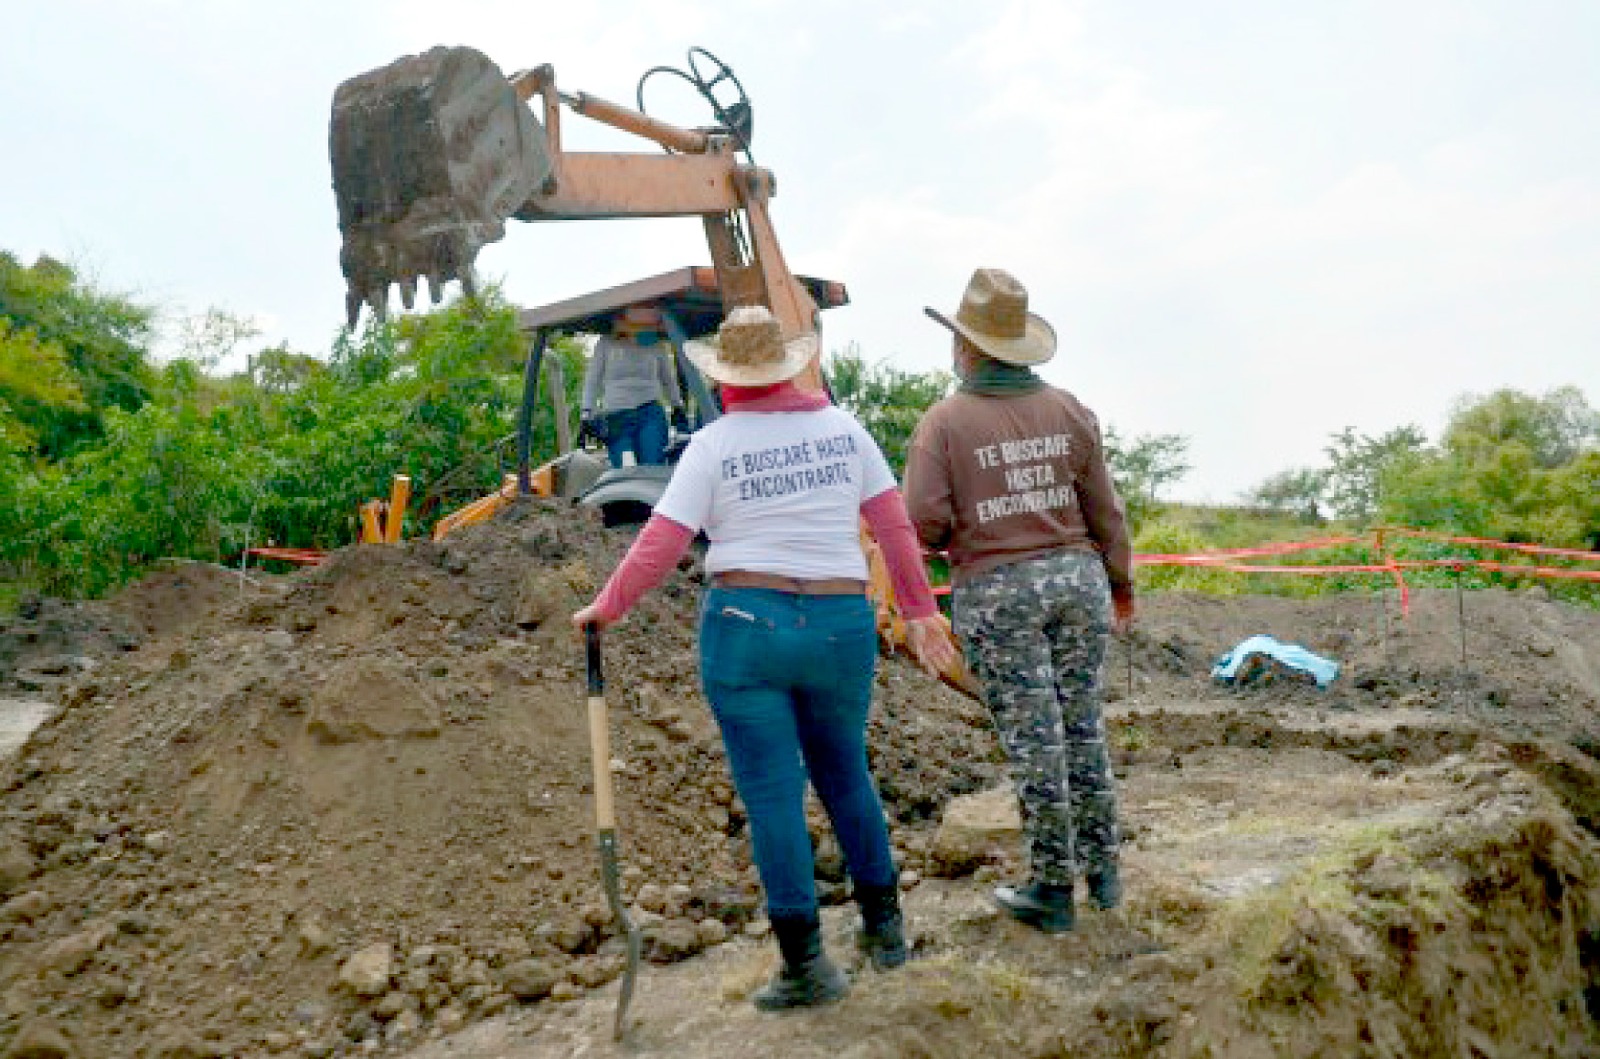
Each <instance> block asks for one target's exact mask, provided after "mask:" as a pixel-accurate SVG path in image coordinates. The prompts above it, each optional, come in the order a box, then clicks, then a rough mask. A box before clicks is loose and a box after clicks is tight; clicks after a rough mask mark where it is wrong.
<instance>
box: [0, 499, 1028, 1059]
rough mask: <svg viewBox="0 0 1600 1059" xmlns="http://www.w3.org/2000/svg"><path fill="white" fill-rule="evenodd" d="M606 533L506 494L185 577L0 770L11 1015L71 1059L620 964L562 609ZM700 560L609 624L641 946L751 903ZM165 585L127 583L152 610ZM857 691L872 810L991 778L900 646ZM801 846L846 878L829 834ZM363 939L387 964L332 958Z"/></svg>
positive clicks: (368, 1030)
mask: <svg viewBox="0 0 1600 1059" xmlns="http://www.w3.org/2000/svg"><path fill="white" fill-rule="evenodd" d="M628 540H629V538H628V536H627V535H626V534H625V533H623V532H622V531H613V530H607V529H605V528H604V527H602V526H601V525H600V524H599V523H598V521H592V520H590V519H588V518H587V517H586V516H585V515H584V514H583V513H582V512H581V511H574V510H573V509H570V508H567V507H565V506H559V507H558V506H555V505H546V504H542V503H528V504H524V505H519V506H518V507H516V508H515V509H513V510H512V511H511V512H509V513H508V514H507V515H506V517H504V518H503V519H501V520H500V521H498V522H496V523H494V524H493V525H490V526H482V527H474V528H472V529H470V530H467V531H464V532H462V533H461V534H459V535H457V536H455V537H452V539H451V540H450V541H448V542H446V543H444V544H433V543H427V542H419V543H412V544H406V545H402V546H395V547H364V548H352V549H347V550H345V551H342V552H340V553H337V554H336V555H334V556H333V557H332V558H331V560H330V561H329V562H328V563H327V564H325V565H324V566H322V567H319V568H317V569H315V570H312V571H308V572H306V573H304V574H302V575H299V576H298V577H296V578H295V579H293V580H292V581H291V582H290V583H289V585H288V587H287V590H286V591H283V592H281V593H280V592H276V591H268V592H263V591H260V590H256V591H252V592H251V594H250V595H247V596H246V597H245V598H244V599H243V600H236V599H234V597H235V596H236V594H237V593H238V591H239V587H238V584H237V582H236V581H235V582H231V583H230V582H224V583H221V584H220V585H219V586H218V588H219V591H218V593H216V594H215V595H214V596H209V597H205V598H206V599H207V600H209V601H214V602H204V603H197V604H195V605H196V606H211V605H214V606H215V608H216V615H215V617H214V619H213V620H210V621H207V622H203V623H202V624H200V625H196V626H193V627H192V628H191V629H189V630H184V629H181V628H180V629H178V630H177V631H176V632H172V633H168V634H166V635H164V636H162V635H153V637H152V639H151V640H150V642H149V643H148V645H147V647H146V648H145V649H144V650H142V651H140V652H138V653H137V654H135V655H132V656H130V657H129V658H128V659H127V660H126V661H125V662H123V663H122V664H120V665H118V666H115V667H111V668H108V669H105V670H101V671H99V672H96V673H94V674H91V675H89V676H88V677H83V678H80V679H79V680H78V682H77V683H75V684H74V685H73V686H72V687H70V688H68V689H67V690H66V691H65V692H64V694H63V699H64V705H65V706H66V709H65V710H64V712H63V713H62V714H61V715H60V716H58V717H57V718H56V719H55V720H54V721H52V722H51V723H49V724H48V725H46V727H45V728H44V729H42V730H41V731H40V732H38V733H37V734H36V735H35V736H34V738H33V739H32V741H31V742H30V743H29V745H28V746H27V748H26V749H25V750H24V751H23V753H22V755H21V756H20V757H19V758H18V759H16V760H15V761H14V762H12V763H11V765H10V766H9V775H4V776H3V780H4V783H5V786H6V787H7V788H9V791H8V793H7V794H6V795H5V798H4V801H3V807H4V816H3V818H0V829H3V831H4V834H5V836H8V837H7V838H6V839H5V841H9V842H10V843H11V844H12V846H13V847H15V848H19V849H23V850H25V852H26V855H27V857H28V858H30V862H31V863H32V864H33V865H34V866H35V867H34V869H32V870H30V871H29V872H27V873H25V874H26V875H28V876H31V878H27V879H25V880H24V879H19V880H14V881H13V884H12V885H11V886H10V887H9V892H8V893H6V894H0V900H4V899H5V898H6V897H10V898H11V900H12V903H10V904H6V905H5V906H4V907H5V909H6V910H5V911H3V912H0V930H3V931H5V932H6V933H5V942H4V946H3V948H0V996H3V998H4V1004H5V1010H6V1013H7V1018H8V1023H7V1025H8V1026H10V1027H12V1028H15V1027H16V1026H17V1025H18V1024H19V1023H20V1020H21V1019H22V1018H23V1017H30V1018H36V1017H39V1016H44V1015H49V1014H50V1013H51V1012H60V1011H62V1010H67V1009H70V1010H71V1012H72V1017H71V1019H70V1020H69V1021H70V1024H71V1026H72V1030H73V1035H74V1037H75V1048H76V1052H75V1054H76V1055H78V1056H80V1057H82V1056H100V1055H106V1056H111V1055H116V1056H122V1055H137V1054H168V1053H171V1054H179V1052H177V1051H175V1049H179V1048H185V1047H186V1048H190V1049H191V1053H190V1054H208V1053H207V1051H206V1049H210V1050H211V1052H215V1053H217V1054H258V1053H265V1052H266V1051H267V1050H269V1049H274V1048H279V1047H287V1046H289V1045H293V1046H296V1047H299V1046H300V1044H301V1043H302V1042H310V1045H311V1046H312V1048H313V1050H315V1049H316V1048H321V1047H323V1046H324V1045H326V1046H328V1047H332V1045H333V1044H334V1043H336V1042H340V1041H349V1040H358V1039H361V1038H364V1037H367V1036H378V1037H379V1038H380V1039H383V1038H392V1039H394V1040H395V1041H396V1042H399V1041H402V1040H405V1039H411V1038H415V1037H416V1036H418V1035H419V1034H420V1033H421V1032H422V1031H423V1029H424V1027H428V1028H449V1027H451V1026H453V1025H458V1024H460V1023H461V1022H463V1021H465V1020H468V1019H471V1018H475V1017H478V1016H481V1015H484V1014H489V1013H493V1012H494V1011H497V1010H499V1009H500V1008H502V1007H504V1006H505V1005H507V1004H509V1003H513V1002H514V1001H515V1000H516V999H518V998H521V999H524V1000H534V999H537V998H539V997H540V996H543V995H545V994H547V993H550V992H552V991H554V992H555V993H556V994H557V995H558V996H559V995H561V994H562V992H563V991H570V990H572V989H574V988H575V984H574V983H580V984H584V985H598V984H600V983H603V982H604V981H606V980H608V979H609V978H610V977H611V976H613V975H615V974H616V973H617V971H618V969H619V967H620V963H619V960H618V958H617V956H616V955H615V952H614V948H615V945H614V943H613V944H612V945H607V944H606V941H607V938H606V935H605V933H604V932H603V931H602V930H600V929H597V927H599V926H600V925H603V924H604V923H605V922H606V918H607V917H606V916H605V915H604V913H603V911H602V909H601V907H600V903H602V902H603V896H602V894H601V891H600V888H599V886H598V885H597V880H596V878H595V874H596V873H595V856H594V852H593V845H592V838H591V834H592V821H591V817H590V812H591V810H590V803H589V797H588V794H589V789H590V785H591V783H590V780H591V771H590V763H589V750H588V741H587V729H586V719H585V713H584V702H585V687H584V683H583V671H582V658H581V654H580V651H579V645H578V643H577V641H576V638H575V637H573V636H572V635H571V632H570V628H569V627H568V626H567V624H566V619H567V616H568V615H569V614H570V612H571V604H572V602H573V601H575V600H577V599H579V598H582V597H583V596H585V595H586V594H587V593H589V592H592V591H593V589H594V587H595V583H596V582H597V580H599V578H600V577H601V576H603V575H604V574H605V573H606V572H608V571H609V570H610V569H611V567H612V566H613V565H614V563H615V562H616V560H617V558H618V557H619V556H620V553H621V551H622V550H623V549H624V548H625V546H626V544H627V543H628ZM702 580H703V575H702V573H701V571H700V568H699V565H698V562H697V561H694V560H689V561H686V562H685V563H684V567H683V569H682V570H681V571H680V572H679V573H678V574H677V575H675V576H674V578H673V579H672V580H671V581H670V582H669V584H668V585H666V586H665V587H664V588H663V590H661V591H660V592H657V593H655V594H654V595H653V596H652V597H651V598H650V599H649V600H647V601H646V603H645V604H644V605H643V606H641V608H640V609H639V611H637V612H636V613H635V614H634V615H633V616H632V617H631V618H630V619H629V621H628V622H627V623H626V624H625V625H624V626H622V627H620V628H619V629H618V630H616V631H615V632H614V633H613V634H611V635H610V636H609V637H608V639H607V644H606V654H607V663H608V686H609V688H610V689H612V690H611V693H610V694H609V696H608V699H609V703H610V705H611V708H612V718H613V752H614V754H615V760H614V761H613V762H612V763H611V767H612V769H613V772H614V774H615V781H616V786H617V795H618V811H619V816H620V818H621V820H622V821H623V825H622V839H623V844H624V859H625V862H626V864H627V867H628V877H627V880H626V889H627V891H628V892H629V894H630V896H632V897H633V898H635V899H636V900H637V901H638V902H639V904H640V905H641V907H642V910H643V911H644V912H645V913H646V914H645V915H644V917H643V918H644V919H645V920H646V922H647V924H648V928H649V929H648V932H647V935H648V940H649V952H650V955H651V956H652V958H654V959H658V960H673V959H678V958H682V957H684V956H687V955H690V954H692V953H694V952H697V951H699V950H701V949H702V948H703V947H704V946H705V945H707V944H714V943H716V942H717V941H719V940H720V939H721V938H722V937H725V936H727V934H729V933H730V932H737V931H738V930H739V929H740V928H741V927H742V926H743V925H744V924H745V923H746V922H747V920H749V918H750V917H751V915H752V913H753V911H754V909H755V908H756V905H757V902H756V888H755V885H754V872H753V869H752V868H751V867H750V865H749V860H748V854H747V852H746V844H747V840H746V836H745V834H744V827H745V821H744V816H743V812H742V810H741V808H740V807H739V805H738V803H737V801H736V799H735V798H734V796H733V793H732V790H731V787H730V784H729V782H728V780H727V773H726V766H725V764H724V762H723V761H722V760H721V747H720V742H719V740H718V738H717V735H716V732H715V728H714V725H713V724H712V722H711V720H710V718H709V716H708V715H707V713H706V711H705V710H704V707H703V705H702V704H701V703H700V701H699V696H698V677H697V673H696V665H695V655H694V649H693V638H694V609H695V601H696V598H697V596H698V585H699V583H700V582H701V581H702ZM167 588H170V589H172V593H168V591H167ZM185 588H186V590H189V591H194V586H193V584H192V583H191V584H189V585H187V586H185ZM178 590H179V586H178V585H177V584H176V583H175V582H173V581H169V582H166V587H164V588H158V587H157V586H154V585H149V584H146V585H144V586H140V588H139V589H137V590H136V591H137V593H138V598H137V601H136V602H128V601H124V602H123V603H122V605H123V606H124V607H126V608H127V609H129V610H130V611H133V612H137V613H141V614H144V615H148V616H150V617H151V618H152V619H154V618H155V617H156V616H157V615H159V614H161V613H162V612H163V607H162V604H161V602H160V601H161V600H163V599H166V598H174V595H175V593H176V592H177V591H178ZM152 624H156V623H154V622H153V623H152ZM147 627H149V626H147ZM879 701H880V703H881V704H882V708H881V709H880V711H879V713H878V717H877V718H876V720H875V722H874V723H875V735H876V746H875V753H876V754H877V755H878V756H879V758H880V760H881V761H882V762H883V763H884V768H885V770H886V771H888V772H890V773H892V774H893V777H894V778H893V779H892V780H890V781H887V782H886V783H885V784H884V788H885V790H884V793H885V800H886V802H887V804H888V805H889V807H890V809H891V811H892V812H893V813H895V815H896V816H897V817H899V818H901V819H903V820H908V821H920V820H922V819H924V818H926V817H927V816H929V815H930V814H933V813H935V812H936V811H937V809H938V807H939V806H940V805H941V804H943V802H944V800H945V799H947V798H948V797H950V795H951V793H952V792H961V791H967V790H973V789H977V788H978V787H980V786H984V785H986V784H988V783H991V782H993V781H994V779H995V778H996V776H997V761H998V751H997V750H996V748H995V746H994V742H993V739H992V736H991V735H990V734H989V733H988V731H987V730H986V729H985V728H984V727H982V726H981V724H980V723H978V722H981V721H982V719H983V718H982V714H981V713H980V712H979V711H978V710H976V708H975V707H974V706H973V705H972V704H970V703H968V702H966V701H965V700H962V699H960V698H959V697H958V696H956V695H954V693H950V692H947V691H945V690H944V689H942V688H941V687H940V686H939V685H937V684H935V683H933V682H931V681H929V680H927V679H926V678H925V677H923V676H922V675H921V674H920V673H918V672H916V671H915V670H913V669H911V668H910V667H908V666H905V665H903V664H900V663H894V662H891V663H888V664H886V665H885V666H884V672H883V675H882V677H881V684H880V689H879ZM819 831H820V828H819ZM905 853H906V855H907V856H908V857H909V856H910V855H911V854H910V851H909V850H908V851H905ZM821 863H822V867H821V874H823V875H824V889H825V892H826V893H827V894H828V895H829V896H830V898H834V897H840V896H842V893H843V889H842V886H840V885H839V884H840V883H841V881H842V871H841V868H840V863H839V857H838V853H837V851H836V850H833V849H832V848H831V843H830V844H829V845H826V846H824V849H823V856H822V858H821ZM35 872H36V873H37V874H35ZM17 902H20V904H17ZM69 941H70V945H66V943H67V942H69ZM63 945H65V949H63ZM374 945H380V946H388V950H387V951H388V952H389V953H390V957H389V959H390V971H391V973H390V975H386V976H382V977H384V978H385V980H386V981H387V980H388V978H389V977H392V978H393V980H394V983H395V985H394V987H393V988H392V989H391V988H384V989H380V990H376V991H375V992H363V991H361V990H360V989H357V988H354V987H352V986H351V985H348V984H343V985H342V984H341V971H342V970H344V969H345V964H346V961H347V960H348V959H349V958H350V957H352V956H353V955H354V954H356V953H357V952H360V951H362V950H366V949H369V948H370V947H372V946H374ZM69 955H70V958H68V956H69ZM346 977H347V978H348V977H350V976H349V975H346ZM58 1017H59V1016H58ZM162 1049H166V1051H165V1052H163V1051H162Z"/></svg>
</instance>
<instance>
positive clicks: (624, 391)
mask: <svg viewBox="0 0 1600 1059" xmlns="http://www.w3.org/2000/svg"><path fill="white" fill-rule="evenodd" d="M671 349H672V347H671V346H668V345H665V344H662V345H658V346H641V345H639V344H638V343H636V342H629V341H627V340H626V339H621V338H609V337H607V338H602V339H600V341H598V342H596V343H595V346H594V354H593V355H592V356H591V357H590V358H589V367H588V370H587V371H585V372H584V376H583V414H584V415H588V414H589V413H590V412H593V411H594V410H595V409H596V407H599V408H601V409H603V410H604V411H607V412H622V411H625V410H627V409H629V408H638V407H639V406H640V405H646V404H649V403H650V402H651V401H665V402H666V403H667V404H669V405H671V406H672V407H673V408H682V407H683V393H682V391H680V390H679V389H678V373H677V372H676V371H674V370H672V353H671ZM597 399H598V405H597V403H596V401H597Z"/></svg>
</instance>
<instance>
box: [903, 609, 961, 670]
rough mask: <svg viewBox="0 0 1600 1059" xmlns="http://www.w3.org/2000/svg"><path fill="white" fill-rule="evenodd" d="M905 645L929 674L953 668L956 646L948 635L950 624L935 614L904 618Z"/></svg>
mask: <svg viewBox="0 0 1600 1059" xmlns="http://www.w3.org/2000/svg"><path fill="white" fill-rule="evenodd" d="M906 646H908V647H909V648H911V654H912V657H914V658H915V659H916V660H917V662H918V663H919V664H920V665H921V666H922V668H923V669H925V670H927V671H928V674H929V675H930V676H935V677H936V676H938V675H939V674H940V673H943V672H946V671H948V670H950V669H953V668H955V664H956V658H957V656H956V647H955V643H954V642H953V641H952V639H951V637H950V626H949V625H947V624H945V620H944V618H942V617H940V616H939V615H937V614H936V615H934V616H932V617H929V618H907V619H906Z"/></svg>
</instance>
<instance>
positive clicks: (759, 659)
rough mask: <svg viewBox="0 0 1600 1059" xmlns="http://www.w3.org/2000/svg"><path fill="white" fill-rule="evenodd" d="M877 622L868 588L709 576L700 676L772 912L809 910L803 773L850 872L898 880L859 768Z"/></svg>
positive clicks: (873, 793) (812, 894)
mask: <svg viewBox="0 0 1600 1059" xmlns="http://www.w3.org/2000/svg"><path fill="white" fill-rule="evenodd" d="M877 663H878V634H877V627H876V623H875V621H874V619H873V613H872V607H871V605H870V604H868V603H867V600H866V598H865V597H864V596H802V595H795V594H792V593H788V592H777V591H773V590H770V589H762V588H733V589H728V588H713V589H711V590H710V591H709V592H707V593H706V596H705V602H704V605H703V608H702V613H701V620H700V679H701V684H702V686H703V687H704V689H705V695H706V700H707V701H708V702H709V703H710V704H711V711H712V713H713V714H715V715H716V718H717V724H718V725H719V726H720V727H721V729H722V744H723V746H724V747H725V748H726V750H727V754H728V767H729V769H730V770H731V771H732V773H733V783H734V787H735V788H736V789H737V790H738V792H739V797H740V798H741V799H742V800H743V801H744V804H745V809H746V810H747V811H748V813H749V815H750V841H751V845H752V847H753V851H754V856H755V862H756V868H757V870H758V871H759V872H760V873H761V884H762V886H764V887H765V888H766V891H767V914H768V915H769V916H809V915H815V914H816V911H817V891H816V880H815V877H814V876H815V865H814V863H813V860H812V851H811V836H810V833H809V832H808V830H807V828H806V813H805V793H806V778H807V775H808V774H809V776H810V780H811V784H812V786H814V787H815V788H816V791H817V796H818V798H820V799H821V801H822V805H823V808H825V809H826V810H827V812H828V817H829V819H830V820H832V822H833V833H834V834H835V835H837V836H838V838H839V847H840V849H841V850H843V852H844V858H845V865H846V867H847V868H848V869H849V871H850V877H851V878H852V879H854V880H855V881H856V883H857V884H864V885H868V886H887V885H890V884H892V883H893V882H894V881H895V877H896V873H895V865H894V859H893V855H892V853H891V852H890V849H889V828H888V823H887V821H885V819H884V816H883V804H882V803H881V802H880V801H879V800H878V791H877V789H876V788H875V787H874V786H873V783H872V775H871V773H870V772H869V771H868V768H867V711H868V709H869V708H870V707H871V704H872V677H873V672H874V670H875V669H876V667H877Z"/></svg>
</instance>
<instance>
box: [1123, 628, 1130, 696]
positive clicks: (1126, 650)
mask: <svg viewBox="0 0 1600 1059" xmlns="http://www.w3.org/2000/svg"><path fill="white" fill-rule="evenodd" d="M1122 653H1123V654H1124V655H1126V656H1127V658H1128V701H1129V702H1132V701H1133V630H1132V629H1130V630H1128V635H1126V636H1124V637H1123V638H1122Z"/></svg>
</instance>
